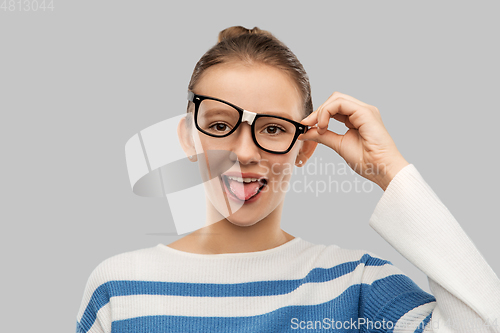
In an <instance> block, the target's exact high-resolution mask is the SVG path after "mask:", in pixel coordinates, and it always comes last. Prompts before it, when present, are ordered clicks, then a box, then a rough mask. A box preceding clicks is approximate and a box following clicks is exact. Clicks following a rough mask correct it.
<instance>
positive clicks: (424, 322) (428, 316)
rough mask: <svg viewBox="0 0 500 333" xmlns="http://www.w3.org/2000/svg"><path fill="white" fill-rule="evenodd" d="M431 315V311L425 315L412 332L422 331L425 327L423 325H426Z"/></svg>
mask: <svg viewBox="0 0 500 333" xmlns="http://www.w3.org/2000/svg"><path fill="white" fill-rule="evenodd" d="M431 317H432V312H431V313H429V314H428V315H427V317H425V319H424V320H422V323H421V324H420V325H419V327H418V328H417V329H416V330H415V332H414V333H422V332H423V331H424V329H425V326H426V325H427V323H428V322H429V321H430V320H431Z"/></svg>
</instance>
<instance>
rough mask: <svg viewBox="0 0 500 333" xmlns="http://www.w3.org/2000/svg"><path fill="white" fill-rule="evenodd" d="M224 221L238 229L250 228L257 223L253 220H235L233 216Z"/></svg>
mask: <svg viewBox="0 0 500 333" xmlns="http://www.w3.org/2000/svg"><path fill="white" fill-rule="evenodd" d="M226 219H227V220H228V221H229V222H231V223H232V224H234V225H235V226H238V227H251V226H252V225H254V224H256V223H257V222H259V221H256V220H255V219H238V218H235V217H234V216H231V217H227V218H226Z"/></svg>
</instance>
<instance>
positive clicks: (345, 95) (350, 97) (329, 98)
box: [323, 91, 371, 107]
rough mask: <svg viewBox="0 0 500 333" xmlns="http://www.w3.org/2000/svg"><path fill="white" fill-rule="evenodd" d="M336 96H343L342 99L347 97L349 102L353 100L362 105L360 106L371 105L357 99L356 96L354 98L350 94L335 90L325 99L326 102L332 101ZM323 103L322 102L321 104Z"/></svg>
mask: <svg viewBox="0 0 500 333" xmlns="http://www.w3.org/2000/svg"><path fill="white" fill-rule="evenodd" d="M337 98H344V99H347V100H348V101H351V102H354V103H358V104H359V105H362V106H365V107H369V106H371V105H369V104H367V103H365V102H362V101H360V100H359V99H356V98H354V97H352V96H350V95H347V94H343V93H341V92H338V91H335V92H334V93H333V94H331V95H330V97H328V99H327V100H326V102H332V101H334V100H336V99H337ZM326 102H325V103H326ZM325 103H323V105H324V104H325Z"/></svg>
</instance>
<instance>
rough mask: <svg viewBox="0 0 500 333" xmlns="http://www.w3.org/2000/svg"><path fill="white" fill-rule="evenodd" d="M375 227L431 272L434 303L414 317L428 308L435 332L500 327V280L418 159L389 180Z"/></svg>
mask: <svg viewBox="0 0 500 333" xmlns="http://www.w3.org/2000/svg"><path fill="white" fill-rule="evenodd" d="M370 226H371V227H373V228H374V229H375V231H377V232H378V233H379V234H380V235H381V236H382V237H383V238H384V239H385V240H386V241H387V242H389V244H391V245H392V246H393V247H394V248H395V249H396V250H397V251H398V252H400V253H401V254H402V255H403V256H404V257H406V258H407V259H408V260H409V261H410V262H412V263H413V264H414V265H415V266H416V267H418V268H419V269H420V270H422V271H423V272H424V273H425V274H426V275H427V276H428V279H429V286H430V289H431V290H432V293H433V294H434V296H435V298H436V303H435V307H434V308H433V309H431V308H430V307H429V306H428V308H427V309H426V308H421V309H420V311H419V310H418V309H414V314H415V315H416V317H415V318H420V319H422V316H423V315H425V313H426V311H428V312H429V314H430V315H431V319H432V322H433V325H432V326H434V332H500V323H499V322H498V321H499V320H500V318H499V317H500V280H499V279H498V277H497V276H496V274H495V273H494V272H493V270H492V269H491V267H490V266H489V265H488V263H487V262H486V261H485V260H484V258H483V257H482V256H481V254H480V253H479V251H478V250H477V249H476V247H475V246H474V244H473V243H472V241H471V240H470V239H469V238H468V236H467V235H466V233H465V232H464V231H463V229H462V228H461V227H460V225H459V224H458V222H457V221H456V220H455V218H454V217H453V216H452V214H451V213H450V212H449V210H448V209H447V208H446V207H445V206H444V205H443V203H442V202H441V201H440V200H439V198H438V197H437V195H436V194H435V193H434V192H433V191H432V189H431V188H430V187H429V185H428V184H427V183H426V182H425V181H424V179H423V178H422V176H421V175H420V173H419V172H418V171H417V169H416V168H415V166H414V165H413V164H409V165H407V166H406V167H404V168H403V169H401V170H400V171H399V172H398V173H397V174H396V176H395V177H394V178H393V179H392V181H391V182H390V183H389V185H388V186H387V189H386V191H385V192H384V194H383V196H382V198H381V199H380V201H379V202H378V204H377V206H376V208H375V211H374V213H373V214H372V216H371V218H370ZM431 310H432V312H430V311H431ZM420 319H419V320H420ZM407 320H412V319H411V316H409V317H408V318H407ZM413 320H415V321H416V320H417V319H413ZM446 324H452V325H453V326H451V327H447V326H446ZM428 331H432V327H431V325H428V326H427V327H426V330H425V331H424V332H428Z"/></svg>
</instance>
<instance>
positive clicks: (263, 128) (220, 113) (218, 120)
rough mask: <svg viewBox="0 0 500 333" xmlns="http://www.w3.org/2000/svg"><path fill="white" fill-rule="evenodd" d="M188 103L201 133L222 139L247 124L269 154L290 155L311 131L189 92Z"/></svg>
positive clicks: (289, 121)
mask: <svg viewBox="0 0 500 333" xmlns="http://www.w3.org/2000/svg"><path fill="white" fill-rule="evenodd" d="M188 100H189V101H191V102H193V103H194V105H195V109H194V119H195V122H194V123H195V125H196V128H197V129H198V130H199V131H200V132H202V133H204V134H206V135H209V136H212V137H217V138H223V137H227V136H229V135H231V134H232V133H234V131H236V129H237V128H238V126H239V125H240V124H241V123H242V122H244V121H246V122H247V123H248V124H249V125H250V126H251V127H252V138H253V141H254V142H255V144H256V145H257V147H259V148H260V149H262V150H264V151H266V152H269V153H274V154H286V153H288V152H289V151H290V149H292V147H293V145H294V144H295V142H296V141H297V138H298V137H299V135H300V134H304V133H306V132H307V130H308V129H309V127H308V126H306V125H303V124H301V123H299V122H297V121H294V120H291V119H287V118H284V117H280V116H275V115H271V114H262V113H255V112H250V111H247V110H244V109H242V108H240V107H239V106H236V105H234V104H231V103H229V102H226V101H223V100H221V99H218V98H215V97H209V96H203V95H197V94H195V93H193V92H192V91H190V90H188Z"/></svg>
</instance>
